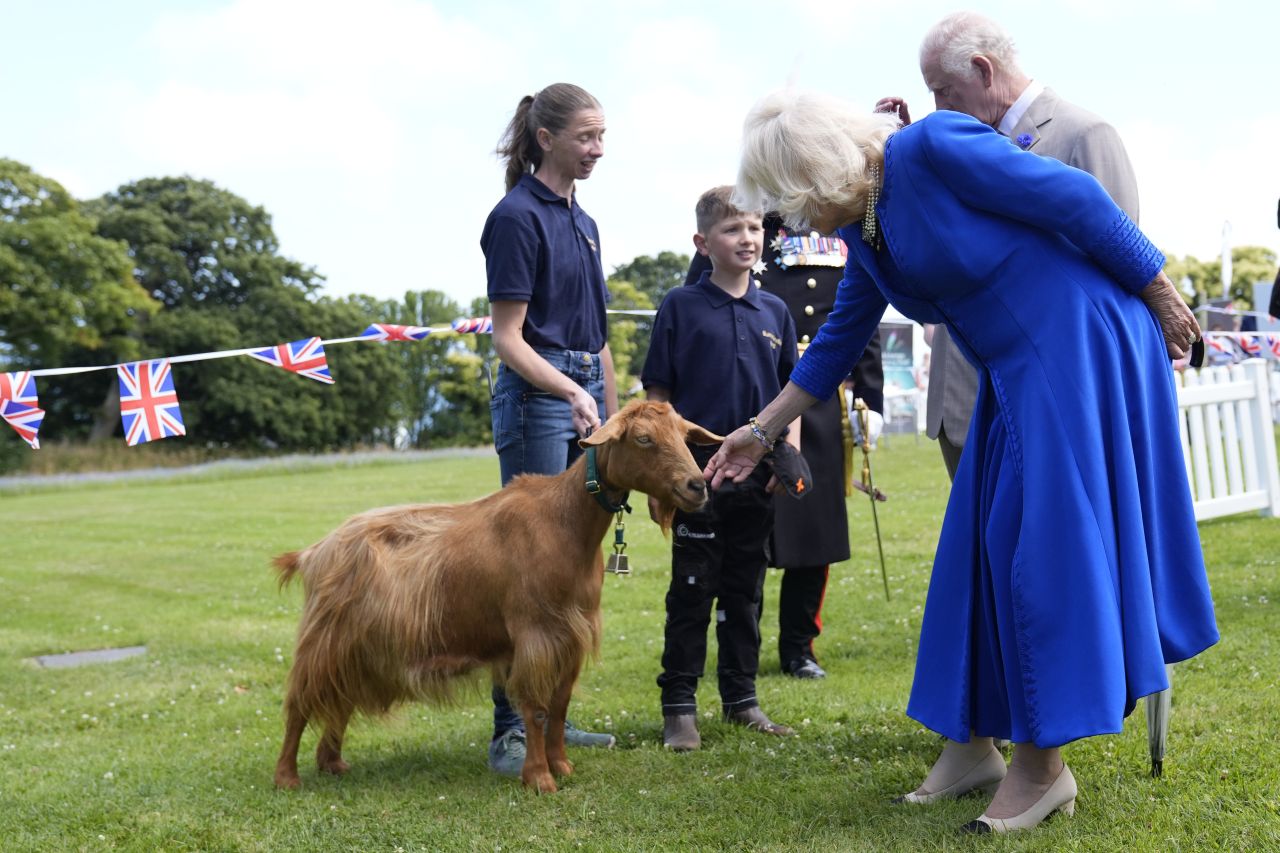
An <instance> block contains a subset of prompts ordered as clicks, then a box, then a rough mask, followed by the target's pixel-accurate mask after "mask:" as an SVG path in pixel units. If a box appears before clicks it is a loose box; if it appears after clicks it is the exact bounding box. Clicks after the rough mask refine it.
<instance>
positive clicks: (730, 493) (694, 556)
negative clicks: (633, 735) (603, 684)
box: [658, 448, 773, 715]
mask: <svg viewBox="0 0 1280 853" xmlns="http://www.w3.org/2000/svg"><path fill="white" fill-rule="evenodd" d="M713 450H714V448H709V449H708V448H696V449H695V451H694V458H695V459H696V460H697V461H698V464H699V465H702V466H705V465H706V461H707V459H708V458H710V456H711V454H712V451H713ZM768 479H769V469H768V467H767V466H765V465H760V466H758V467H757V468H756V470H755V471H754V472H752V475H751V477H750V478H749V479H747V480H745V481H743V482H742V483H738V484H734V483H731V482H727V481H726V482H725V483H724V484H723V485H722V486H721V488H720V489H718V490H716V491H713V492H712V493H711V498H710V500H709V501H708V504H707V507H706V508H705V509H704V510H703V511H702V512H698V513H685V512H681V511H679V510H677V511H676V515H675V519H674V520H673V523H672V546H671V587H670V589H668V591H667V602H666V603H667V623H666V629H665V633H664V645H663V651H662V675H660V676H658V686H659V687H660V688H661V689H662V713H663V714H664V715H672V714H692V713H695V712H696V711H697V699H696V693H697V689H698V679H699V678H701V677H702V674H703V669H704V667H705V665H706V657H707V625H708V623H709V621H710V619H711V615H712V604H713V603H714V604H715V619H716V644H717V646H718V647H719V653H718V659H717V665H716V675H717V677H718V679H719V686H720V701H721V703H722V704H723V706H724V710H725V711H726V712H729V711H737V710H741V709H743V708H749V707H751V706H753V705H757V704H759V703H758V701H757V700H756V671H757V669H758V668H759V663H760V622H759V619H760V605H761V601H762V600H763V598H764V576H765V570H766V567H767V566H768V562H769V560H768V553H767V547H768V541H769V533H770V531H771V530H772V528H773V498H772V497H771V496H770V495H769V494H768V493H767V492H765V489H764V486H765V483H767V482H768Z"/></svg>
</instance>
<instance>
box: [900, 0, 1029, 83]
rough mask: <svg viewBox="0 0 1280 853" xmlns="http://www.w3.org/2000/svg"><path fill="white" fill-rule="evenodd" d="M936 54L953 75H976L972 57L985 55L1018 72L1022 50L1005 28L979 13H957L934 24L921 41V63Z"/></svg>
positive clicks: (940, 63) (998, 64)
mask: <svg viewBox="0 0 1280 853" xmlns="http://www.w3.org/2000/svg"><path fill="white" fill-rule="evenodd" d="M932 56H936V57H937V58H938V64H939V65H941V66H942V70H943V71H944V72H946V73H947V74H950V75H952V76H957V77H958V76H965V75H970V74H976V73H977V69H975V68H974V67H973V63H972V61H971V60H972V59H973V58H974V57H975V56H985V57H987V58H988V59H990V60H992V61H993V62H994V63H995V64H996V65H997V66H999V67H1000V68H1001V69H1002V70H1004V71H1018V70H1020V69H1019V68H1018V51H1017V49H1016V48H1015V47H1014V44H1013V38H1012V37H1010V35H1009V34H1008V33H1007V32H1005V30H1004V27H1002V26H1000V25H999V24H997V23H996V22H995V21H993V20H991V19H990V18H988V17H986V16H984V15H979V14H978V13H977V12H956V13H954V14H952V15H948V16H947V17H945V18H943V19H942V20H941V21H938V23H936V24H934V25H933V27H932V28H931V29H930V30H929V32H927V33H925V37H924V41H923V42H921V43H920V65H921V66H922V67H923V66H924V64H925V62H926V61H927V60H928V59H929V58H930V57H932Z"/></svg>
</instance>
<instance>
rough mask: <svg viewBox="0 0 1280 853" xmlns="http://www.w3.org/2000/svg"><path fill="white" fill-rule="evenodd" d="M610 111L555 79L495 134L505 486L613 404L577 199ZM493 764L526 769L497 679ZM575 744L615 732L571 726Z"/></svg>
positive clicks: (487, 233)
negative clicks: (502, 168) (501, 184)
mask: <svg viewBox="0 0 1280 853" xmlns="http://www.w3.org/2000/svg"><path fill="white" fill-rule="evenodd" d="M604 131H605V126H604V113H603V112H602V111H601V109H600V103H599V102H598V101H597V100H596V99H595V98H594V97H592V96H591V95H590V93H588V92H587V91H586V90H584V89H582V88H580V87H578V86H574V85H571V84H569V83H556V84H554V85H551V86H548V87H547V88H545V89H543V90H542V91H540V92H538V94H536V95H532V96H530V95H526V96H525V97H524V98H522V99H521V100H520V105H519V106H518V107H516V113H515V116H514V117H513V118H512V119H511V124H509V125H508V126H507V130H506V133H505V134H504V135H503V138H502V141H501V142H500V143H499V145H498V154H499V155H500V156H501V157H503V158H504V160H505V161H506V168H507V174H506V183H507V194H506V196H505V197H504V198H503V199H502V201H500V202H498V205H497V207H495V208H494V209H493V212H491V213H490V214H489V218H488V220H487V221H486V222H485V224H484V232H483V233H482V234H481V235H480V247H481V248H482V249H483V250H484V255H485V264H486V268H487V273H488V282H489V286H488V290H489V303H490V306H491V309H490V310H491V313H492V315H493V342H494V346H495V348H496V349H497V351H498V358H499V359H501V361H502V363H501V365H500V366H499V367H498V380H497V382H496V383H495V385H494V389H493V400H492V401H491V402H490V412H491V415H492V418H493V442H494V445H495V447H496V448H497V451H498V461H499V465H500V467H501V471H502V484H503V485H504V486H505V485H506V484H507V483H508V482H509V481H510V480H511V478H512V477H515V476H516V475H517V474H559V473H560V472H561V471H564V470H565V469H566V468H567V467H568V466H569V464H570V463H572V462H573V461H574V459H576V458H577V456H578V454H579V453H581V449H580V448H579V447H578V439H579V438H581V437H584V436H586V435H587V434H588V433H589V432H590V431H591V430H593V429H595V428H596V427H598V426H600V421H601V417H602V415H603V416H604V417H608V416H610V415H612V414H613V413H614V412H616V411H617V410H618V392H617V389H616V388H615V386H614V376H613V358H612V357H611V356H610V354H609V344H608V332H607V329H606V326H605V303H606V302H607V301H608V298H609V297H608V291H607V290H606V288H605V279H604V268H603V267H602V266H601V263H600V232H599V231H598V230H597V228H596V223H595V222H594V221H593V220H592V219H591V217H590V216H588V215H587V214H586V213H585V212H583V210H582V208H581V207H579V206H578V203H577V198H576V196H575V194H574V187H575V183H576V182H577V181H579V180H585V179H587V178H589V177H591V172H592V171H593V170H594V168H595V165H596V161H597V160H599V159H600V158H601V157H602V156H604ZM493 699H494V736H493V741H492V743H490V745H489V767H490V768H491V769H492V770H494V771H496V772H499V773H505V774H508V775H519V773H520V770H521V767H522V766H523V764H524V754H525V744H524V722H523V720H522V719H521V717H520V714H519V713H518V712H517V711H516V710H515V709H514V708H512V707H511V704H510V703H509V702H508V701H507V697H506V694H505V692H504V691H503V690H502V689H501V688H499V687H495V688H494V693H493ZM565 740H566V742H568V743H571V744H576V745H578V746H612V745H613V741H614V739H613V736H612V735H607V734H593V733H590V732H583V731H580V730H578V729H577V728H575V727H573V726H571V725H566V727H565Z"/></svg>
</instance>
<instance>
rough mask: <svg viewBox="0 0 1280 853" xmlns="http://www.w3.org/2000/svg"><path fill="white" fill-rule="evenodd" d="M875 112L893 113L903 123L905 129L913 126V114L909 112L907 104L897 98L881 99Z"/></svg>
mask: <svg viewBox="0 0 1280 853" xmlns="http://www.w3.org/2000/svg"><path fill="white" fill-rule="evenodd" d="M875 111H876V112H878V113H893V114H894V115H896V116H897V117H898V119H899V120H900V121H901V122H902V126H903V127H906V126H907V125H909V124H911V113H910V112H908V111H907V102H906V101H904V100H903V99H902V98H899V97H897V96H890V97H888V98H881V99H880V100H878V101H876V108H875Z"/></svg>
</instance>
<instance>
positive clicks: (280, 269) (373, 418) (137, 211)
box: [86, 177, 405, 450]
mask: <svg viewBox="0 0 1280 853" xmlns="http://www.w3.org/2000/svg"><path fill="white" fill-rule="evenodd" d="M86 207H87V208H89V209H91V210H93V211H95V212H96V213H97V215H98V217H99V232H100V233H101V234H103V235H106V236H110V237H112V238H116V239H120V240H125V241H126V242H127V243H128V246H129V254H130V256H131V257H132V266H133V273H134V276H136V278H137V279H138V281H140V282H142V284H143V286H144V287H145V288H147V290H148V291H149V292H151V293H152V294H153V295H154V296H155V298H156V299H158V300H160V301H161V302H163V303H164V305H165V306H166V310H165V311H163V312H161V313H159V314H157V315H156V316H155V317H154V318H153V319H152V321H151V322H150V323H148V324H147V325H146V326H145V327H144V328H143V330H142V343H141V346H142V348H143V352H144V355H146V356H149V357H160V356H165V355H181V354H186V353H196V352H206V351H211V350H225V349H241V348H245V347H267V346H272V345H275V344H281V343H287V342H289V341H294V340H299V339H302V338H307V337H311V336H313V335H318V336H320V337H321V338H332V337H350V336H352V335H356V334H359V333H360V332H361V331H363V330H364V328H365V326H367V325H368V323H369V320H370V318H371V316H372V317H377V306H378V305H379V304H380V303H378V302H377V301H376V300H372V299H370V298H368V297H350V298H348V299H345V300H334V299H327V298H321V299H317V298H315V293H316V291H317V289H318V288H319V286H320V283H321V277H320V276H319V275H318V274H317V273H316V272H315V271H314V270H313V269H311V268H310V267H307V266H305V265H303V264H301V263H299V262H297V261H294V260H291V259H289V258H285V257H283V256H281V255H280V254H279V242H278V241H277V239H276V236H275V232H274V231H273V229H272V227H271V217H270V216H269V215H268V214H267V213H266V211H264V210H263V209H262V208H261V207H254V206H252V205H250V204H249V203H248V202H246V201H245V200H244V199H242V198H240V197H239V196H236V195H235V194H234V193H231V192H228V191H227V190H224V189H221V188H219V187H217V186H215V185H214V184H212V183H210V182H208V181H200V180H195V179H193V178H188V177H181V178H148V179H145V180H141V181H137V182H135V183H133V184H128V185H125V186H123V187H121V188H120V189H118V190H117V191H116V192H114V193H108V194H107V195H105V196H103V197H102V198H100V199H97V200H95V201H93V202H91V203H89V204H88V205H86ZM326 356H327V357H328V361H329V366H330V371H331V372H332V373H333V375H334V377H335V378H336V379H337V381H338V382H339V383H340V385H339V386H336V387H335V386H325V385H322V384H320V383H316V382H314V381H312V380H308V379H304V378H300V377H298V376H295V375H293V374H290V373H288V372H286V371H282V370H279V369H278V368H273V367H271V366H269V365H266V364H262V363H261V362H258V361H255V360H253V359H249V358H226V359H216V360H208V361H200V362H195V363H190V364H180V365H176V366H175V369H174V381H175V384H176V386H177V390H178V394H179V398H180V400H181V401H182V408H183V418H184V420H185V421H186V424H187V429H188V435H190V436H192V437H193V438H194V437H197V436H198V437H200V438H203V439H204V440H206V441H213V442H218V443H221V444H226V445H231V446H243V447H264V446H265V447H279V448H284V449H297V450H314V449H321V448H327V447H349V446H352V445H355V444H358V443H362V442H369V441H382V440H387V439H389V438H390V437H391V431H392V425H393V424H394V416H393V410H394V409H395V408H396V406H397V405H398V404H399V401H400V397H399V394H400V390H401V388H402V387H403V384H404V382H403V380H404V377H405V372H404V366H403V364H402V363H401V362H400V361H398V360H397V358H396V356H395V355H394V354H393V352H392V351H391V349H390V348H389V347H376V346H369V345H364V344H360V345H355V344H353V345H346V346H339V347H330V348H329V349H328V350H327V351H326ZM114 394H115V385H114V383H113V384H112V388H111V394H110V395H109V396H108V399H107V400H106V401H105V402H104V403H103V404H102V405H101V408H100V413H99V417H98V420H97V422H96V424H95V430H94V432H95V433H96V434H99V435H101V434H103V433H106V434H110V433H111V432H113V431H114V430H115V429H117V428H118V427H117V424H118V415H117V414H116V412H115V409H116V406H117V405H118V402H117V401H116V399H115V398H114Z"/></svg>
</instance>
